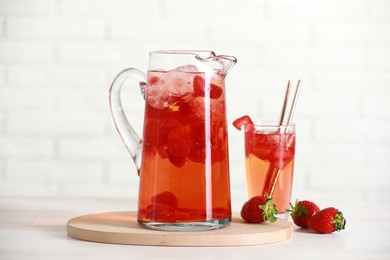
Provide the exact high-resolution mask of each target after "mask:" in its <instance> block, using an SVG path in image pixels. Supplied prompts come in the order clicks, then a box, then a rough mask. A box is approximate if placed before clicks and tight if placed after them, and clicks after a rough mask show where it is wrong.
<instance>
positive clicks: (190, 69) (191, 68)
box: [173, 64, 199, 72]
mask: <svg viewBox="0 0 390 260" xmlns="http://www.w3.org/2000/svg"><path fill="white" fill-rule="evenodd" d="M175 70H176V71H182V72H198V71H199V70H198V68H197V67H196V66H195V65H191V64H188V65H183V66H180V67H177V68H176V69H173V71H175Z"/></svg>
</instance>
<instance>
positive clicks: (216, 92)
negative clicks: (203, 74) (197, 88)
mask: <svg viewBox="0 0 390 260" xmlns="http://www.w3.org/2000/svg"><path fill="white" fill-rule="evenodd" d="M222 93H223V89H222V88H221V87H220V86H217V85H215V84H211V85H210V98H212V99H217V98H219V97H220V96H221V95H222Z"/></svg>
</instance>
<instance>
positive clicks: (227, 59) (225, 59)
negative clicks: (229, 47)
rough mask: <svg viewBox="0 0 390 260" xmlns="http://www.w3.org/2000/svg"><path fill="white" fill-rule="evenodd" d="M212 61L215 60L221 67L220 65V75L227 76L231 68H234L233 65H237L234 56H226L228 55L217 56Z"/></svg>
mask: <svg viewBox="0 0 390 260" xmlns="http://www.w3.org/2000/svg"><path fill="white" fill-rule="evenodd" d="M214 59H216V60H217V61H218V62H219V63H220V64H221V65H222V69H221V71H222V74H223V75H225V76H226V75H227V74H228V73H229V71H230V69H231V68H233V67H234V65H235V64H236V63H237V59H236V57H234V56H228V55H218V56H215V57H214Z"/></svg>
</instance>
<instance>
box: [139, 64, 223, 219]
mask: <svg viewBox="0 0 390 260" xmlns="http://www.w3.org/2000/svg"><path fill="white" fill-rule="evenodd" d="M224 89H225V87H224V80H223V78H222V77H221V76H220V75H218V74H215V75H213V77H212V78H211V79H205V75H204V73H200V72H181V71H178V70H174V71H169V72H163V71H149V73H148V87H147V90H146V107H145V119H144V122H145V123H144V135H143V136H144V138H143V154H142V164H141V171H140V178H141V180H140V183H141V185H140V191H139V203H138V207H139V208H138V221H141V222H163V223H167V222H169V223H173V222H203V221H210V220H219V219H224V218H230V217H231V206H230V183H229V158H228V142H227V126H226V118H225V115H226V113H225V95H224Z"/></svg>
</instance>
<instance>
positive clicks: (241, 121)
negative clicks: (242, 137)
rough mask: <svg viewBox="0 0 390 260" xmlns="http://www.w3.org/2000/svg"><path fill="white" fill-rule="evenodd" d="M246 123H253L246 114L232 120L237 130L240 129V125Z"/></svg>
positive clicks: (243, 125) (242, 125)
mask: <svg viewBox="0 0 390 260" xmlns="http://www.w3.org/2000/svg"><path fill="white" fill-rule="evenodd" d="M247 124H250V125H253V121H252V119H251V118H250V117H249V116H248V115H245V116H242V117H240V118H237V119H236V120H234V122H233V125H234V127H235V128H237V129H238V130H241V129H242V127H245V125H247Z"/></svg>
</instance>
